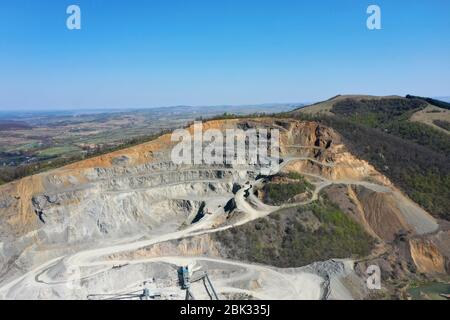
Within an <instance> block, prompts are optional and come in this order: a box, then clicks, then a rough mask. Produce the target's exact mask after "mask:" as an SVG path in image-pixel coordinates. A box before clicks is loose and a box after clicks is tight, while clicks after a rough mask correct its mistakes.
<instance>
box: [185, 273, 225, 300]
mask: <svg viewBox="0 0 450 320" xmlns="http://www.w3.org/2000/svg"><path fill="white" fill-rule="evenodd" d="M178 277H179V280H180V286H181V288H182V289H183V290H186V300H195V297H194V295H193V294H192V291H191V283H194V282H198V281H203V286H204V287H205V290H206V293H207V294H208V296H209V298H210V299H211V300H219V297H218V295H217V293H216V290H215V289H214V286H213V284H212V282H211V280H210V279H209V276H208V273H207V272H206V271H204V272H202V273H201V274H199V275H196V276H195V277H192V278H191V277H190V274H189V267H188V266H182V267H180V268H179V269H178Z"/></svg>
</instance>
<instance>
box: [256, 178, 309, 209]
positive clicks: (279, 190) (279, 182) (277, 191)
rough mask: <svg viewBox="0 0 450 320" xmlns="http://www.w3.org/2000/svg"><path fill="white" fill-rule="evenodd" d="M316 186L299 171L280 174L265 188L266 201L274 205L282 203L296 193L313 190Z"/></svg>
mask: <svg viewBox="0 0 450 320" xmlns="http://www.w3.org/2000/svg"><path fill="white" fill-rule="evenodd" d="M313 189H314V186H313V185H312V184H311V183H309V182H308V181H307V180H306V179H305V177H303V176H302V175H301V174H299V173H297V172H289V173H287V174H279V175H277V176H275V177H274V179H273V181H271V182H269V183H267V184H266V185H265V186H264V188H263V191H264V194H265V201H266V202H267V203H269V204H273V205H282V204H283V203H286V202H288V201H289V200H291V199H292V198H294V197H295V196H296V195H299V194H302V193H305V192H308V191H311V190H313Z"/></svg>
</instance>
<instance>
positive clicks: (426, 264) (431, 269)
mask: <svg viewBox="0 0 450 320" xmlns="http://www.w3.org/2000/svg"><path fill="white" fill-rule="evenodd" d="M409 245H410V248H411V257H412V258H413V260H414V263H415V265H416V267H417V270H418V271H419V272H422V273H431V274H432V273H445V272H446V270H445V257H444V256H443V255H442V254H441V253H440V252H439V250H438V248H437V247H436V246H435V245H434V244H433V243H432V242H431V241H430V240H426V239H411V240H410V241H409Z"/></svg>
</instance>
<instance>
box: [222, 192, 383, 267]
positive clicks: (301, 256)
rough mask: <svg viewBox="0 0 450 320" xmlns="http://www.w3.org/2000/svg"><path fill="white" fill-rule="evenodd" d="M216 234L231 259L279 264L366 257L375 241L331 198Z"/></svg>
mask: <svg viewBox="0 0 450 320" xmlns="http://www.w3.org/2000/svg"><path fill="white" fill-rule="evenodd" d="M311 225H315V227H314V228H311V227H310V226H311ZM213 237H214V238H215V240H217V241H219V242H220V244H221V246H223V248H224V250H225V253H226V255H228V256H229V257H230V258H233V259H239V260H245V261H250V262H256V263H264V264H270V265H275V266H277V267H299V266H304V265H307V264H310V263H312V262H314V261H323V260H327V259H331V258H348V257H361V256H366V255H368V254H369V253H370V251H371V249H372V248H373V245H374V244H375V240H374V239H373V238H372V237H370V236H369V235H368V234H367V233H366V232H365V231H364V229H363V228H362V227H361V226H360V225H359V224H358V223H357V222H355V221H354V220H353V219H351V218H350V217H348V216H347V215H346V214H345V213H344V212H342V211H341V210H340V209H339V208H337V207H336V206H334V205H333V204H332V203H330V202H329V201H328V200H321V201H316V202H314V203H313V204H311V205H309V206H305V207H298V208H290V209H283V210H281V211H279V212H276V213H274V214H271V215H269V216H268V217H265V218H262V219H259V220H256V221H253V222H250V223H248V224H245V225H243V226H239V227H236V228H233V229H231V230H227V231H222V232H218V233H217V234H215V235H213Z"/></svg>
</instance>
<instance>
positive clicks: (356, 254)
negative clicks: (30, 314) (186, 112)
mask: <svg viewBox="0 0 450 320" xmlns="http://www.w3.org/2000/svg"><path fill="white" fill-rule="evenodd" d="M231 128H239V129H241V130H244V133H245V131H248V130H252V129H257V128H264V129H278V130H279V131H280V141H281V145H280V150H279V151H280V154H281V162H280V165H279V168H277V171H275V172H274V171H271V173H270V174H266V175H262V174H261V171H260V169H261V168H260V167H259V165H244V164H236V165H230V164H227V163H223V164H214V165H207V164H201V165H187V164H183V165H177V164H174V163H173V162H172V161H171V157H170V155H171V150H172V148H173V146H174V145H175V142H173V141H171V136H170V135H164V136H161V137H160V138H158V139H156V140H154V141H152V142H149V143H146V144H143V145H139V146H135V147H132V148H129V149H125V150H121V151H117V152H114V153H111V154H107V155H104V156H101V157H97V158H93V159H89V160H85V161H81V162H78V163H75V164H72V165H69V166H66V167H63V168H60V169H56V170H53V171H50V172H46V173H42V174H39V175H35V176H32V177H28V178H24V179H22V180H20V181H17V182H13V183H10V184H7V185H4V186H1V187H0V194H1V195H0V297H2V298H7V299H10V298H63V299H64V298H76V299H86V298H92V297H98V296H95V295H98V294H113V293H116V292H119V291H124V290H125V291H126V290H129V291H132V290H140V289H142V286H143V283H144V282H147V283H148V282H151V283H152V285H153V286H154V290H158V291H159V292H161V296H162V297H163V298H167V299H171V298H175V299H177V298H184V295H183V292H182V290H181V288H180V287H179V285H178V282H177V281H178V280H177V272H176V268H177V266H181V265H190V266H191V267H192V268H191V269H192V270H194V273H195V272H200V271H207V272H208V274H209V275H210V278H211V279H212V282H213V283H214V285H215V286H216V290H217V291H218V293H219V295H220V297H221V298H230V299H231V298H261V299H323V298H330V299H333V298H336V299H351V298H357V299H362V298H367V297H371V296H372V295H373V293H371V292H369V290H368V289H367V288H366V286H365V277H366V274H365V270H366V269H365V267H366V265H370V264H373V263H375V264H377V265H379V266H380V267H381V270H382V276H383V279H384V280H386V281H387V282H386V283H385V284H384V286H383V291H382V292H384V293H386V294H394V291H395V290H396V289H394V288H393V283H394V282H395V281H407V280H408V279H419V280H420V279H422V278H423V277H431V278H433V277H438V276H440V275H444V274H446V273H447V272H448V271H449V261H450V260H449V259H450V253H449V252H448V241H449V240H448V239H449V231H448V225H447V224H446V223H445V222H441V221H438V220H436V219H435V218H433V217H432V216H431V215H430V214H428V213H427V212H426V211H425V210H424V209H422V208H421V207H420V206H418V205H417V204H415V203H414V202H413V201H411V200H410V199H409V198H408V197H407V196H406V195H405V194H403V193H402V192H401V191H400V190H399V189H398V188H396V186H394V184H393V183H392V182H391V181H390V180H389V179H388V178H387V177H386V176H384V175H382V174H381V173H380V172H379V171H377V170H376V169H375V168H374V167H373V166H372V165H371V164H370V163H369V162H367V161H366V160H362V159H358V158H356V157H355V156H354V155H353V154H351V153H350V152H349V150H348V148H347V146H346V145H345V144H344V139H343V138H342V137H341V136H340V135H339V134H338V133H337V132H336V131H334V130H333V129H331V128H329V127H326V126H324V125H322V124H319V123H316V122H310V121H303V122H302V121H297V120H292V119H273V118H260V119H240V120H217V121H210V122H206V123H204V124H203V129H204V130H208V129H218V130H220V131H222V132H224V131H225V130H226V129H231ZM188 130H189V132H190V133H191V134H193V132H194V129H193V127H190V128H189V129H188ZM336 258H339V259H340V260H338V259H336ZM237 261H239V262H237ZM256 263H257V264H256ZM422 273H423V274H424V275H422ZM201 289H202V288H201V287H194V289H193V290H194V292H195V294H196V296H197V297H198V298H202V297H203V298H206V297H207V296H205V293H204V292H203V291H202V290H201ZM400 294H402V293H400Z"/></svg>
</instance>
